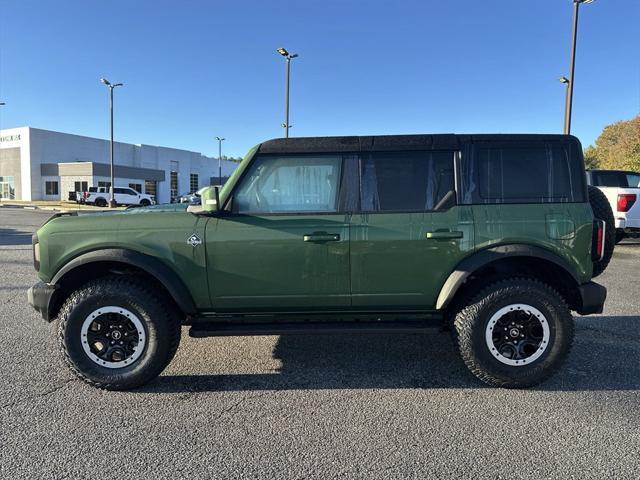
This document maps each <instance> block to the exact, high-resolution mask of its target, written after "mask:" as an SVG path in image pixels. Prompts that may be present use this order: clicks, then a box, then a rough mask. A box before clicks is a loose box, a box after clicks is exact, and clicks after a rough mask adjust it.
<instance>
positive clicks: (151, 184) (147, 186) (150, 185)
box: [144, 180, 158, 197]
mask: <svg viewBox="0 0 640 480" xmlns="http://www.w3.org/2000/svg"><path fill="white" fill-rule="evenodd" d="M157 188H158V187H157V183H156V181H155V180H145V181H144V193H146V194H148V195H153V196H154V197H155V196H156V191H157Z"/></svg>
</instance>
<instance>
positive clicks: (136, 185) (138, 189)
mask: <svg viewBox="0 0 640 480" xmlns="http://www.w3.org/2000/svg"><path fill="white" fill-rule="evenodd" d="M129 188H133V189H134V190H135V191H136V192H138V193H142V184H141V183H130V184H129Z"/></svg>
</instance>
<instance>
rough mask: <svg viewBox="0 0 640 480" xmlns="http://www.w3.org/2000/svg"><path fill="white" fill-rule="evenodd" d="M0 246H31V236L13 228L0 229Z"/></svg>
mask: <svg viewBox="0 0 640 480" xmlns="http://www.w3.org/2000/svg"><path fill="white" fill-rule="evenodd" d="M0 245H31V234H30V233H28V232H24V231H21V230H16V229H15V228H0Z"/></svg>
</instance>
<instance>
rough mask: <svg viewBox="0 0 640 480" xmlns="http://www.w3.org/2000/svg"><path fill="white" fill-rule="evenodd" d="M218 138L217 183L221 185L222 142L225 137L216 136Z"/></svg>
mask: <svg viewBox="0 0 640 480" xmlns="http://www.w3.org/2000/svg"><path fill="white" fill-rule="evenodd" d="M216 140H218V185H222V142H224V141H225V140H226V139H225V138H224V137H216Z"/></svg>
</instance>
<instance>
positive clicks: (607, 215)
mask: <svg viewBox="0 0 640 480" xmlns="http://www.w3.org/2000/svg"><path fill="white" fill-rule="evenodd" d="M589 203H590V204H591V210H593V216H594V217H595V218H597V219H599V220H603V221H604V223H605V224H606V228H605V239H604V240H605V242H604V256H603V257H602V260H597V261H594V262H593V276H594V277H597V276H598V275H600V274H601V273H602V272H604V271H605V270H606V269H607V266H608V265H609V261H610V260H611V256H612V255H613V248H614V247H615V245H616V243H617V242H616V225H615V221H614V219H613V211H612V210H611V205H609V200H607V197H606V195H605V194H604V193H602V191H601V190H600V189H599V188H598V187H594V186H593V185H589Z"/></svg>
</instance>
